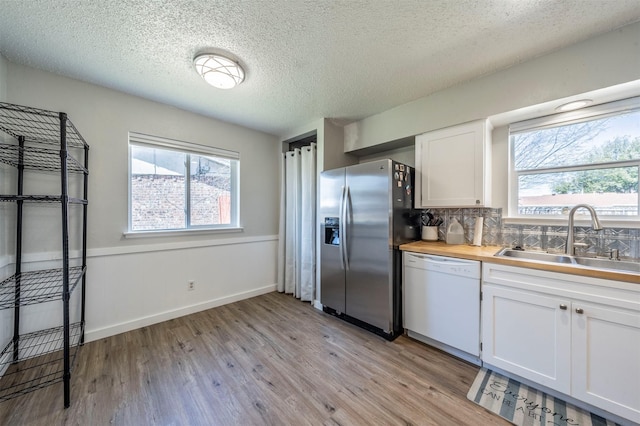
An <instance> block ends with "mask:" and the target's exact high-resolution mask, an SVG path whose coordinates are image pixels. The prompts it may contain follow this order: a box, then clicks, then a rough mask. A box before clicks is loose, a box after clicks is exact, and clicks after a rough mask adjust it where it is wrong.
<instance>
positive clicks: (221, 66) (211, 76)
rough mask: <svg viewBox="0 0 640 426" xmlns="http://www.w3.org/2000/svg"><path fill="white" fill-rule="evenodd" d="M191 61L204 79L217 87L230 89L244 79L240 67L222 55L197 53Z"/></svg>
mask: <svg viewBox="0 0 640 426" xmlns="http://www.w3.org/2000/svg"><path fill="white" fill-rule="evenodd" d="M193 62H194V64H195V66H196V71H198V74H200V75H201V76H202V78H204V81H206V82H207V83H209V84H210V85H212V86H213V87H217V88H218V89H232V88H234V87H236V86H237V85H238V84H240V83H242V81H243V80H244V70H243V69H242V67H241V66H240V65H239V64H238V63H236V62H234V61H232V60H231V59H229V58H225V57H224V56H220V55H213V54H204V55H198V56H196V58H195V59H194V60H193Z"/></svg>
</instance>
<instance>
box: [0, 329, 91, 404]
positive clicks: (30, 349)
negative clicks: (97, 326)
mask: <svg viewBox="0 0 640 426" xmlns="http://www.w3.org/2000/svg"><path fill="white" fill-rule="evenodd" d="M83 334H84V324H82V323H80V322H78V323H73V324H69V337H70V348H69V350H70V360H69V362H70V365H71V369H72V370H73V366H74V364H75V360H76V357H77V355H78V349H79V347H80V342H81V339H82V336H83ZM63 345H64V328H63V327H62V326H60V327H55V328H50V329H47V330H42V331H37V332H33V333H28V334H24V335H22V336H20V341H19V343H18V347H19V349H20V350H19V352H20V356H19V359H18V362H14V361H13V341H12V342H9V344H8V345H7V346H5V348H4V349H3V350H2V352H0V367H1V366H5V365H6V366H8V368H7V371H6V372H5V373H4V375H3V376H2V377H0V402H1V401H6V400H8V399H11V398H15V397H17V396H20V395H24V394H26V393H28V392H31V391H34V390H37V389H41V388H44V387H46V386H50V385H52V384H55V383H58V382H61V381H62V380H63V377H64V352H63V350H62V347H63Z"/></svg>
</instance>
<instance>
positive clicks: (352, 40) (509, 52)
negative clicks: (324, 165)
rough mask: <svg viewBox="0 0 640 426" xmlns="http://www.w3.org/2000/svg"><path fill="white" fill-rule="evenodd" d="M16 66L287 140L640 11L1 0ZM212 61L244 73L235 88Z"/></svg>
mask: <svg viewBox="0 0 640 426" xmlns="http://www.w3.org/2000/svg"><path fill="white" fill-rule="evenodd" d="M0 11H1V12H0V53H1V54H2V55H3V56H4V57H5V58H7V59H8V60H9V61H11V62H14V63H18V64H24V65H28V66H31V67H35V68H39V69H43V70H46V71H51V72H54V73H57V74H61V75H65V76H69V77H72V78H76V79H79V80H84V81H88V82H91V83H94V84H98V85H102V86H105V87H109V88H112V89H116V90H120V91H123V92H127V93H131V94H134V95H137V96H141V97H144V98H148V99H152V100H155V101H159V102H164V103H167V104H171V105H174V106H177V107H179V108H184V109H186V110H190V111H194V112H197V113H201V114H204V115H208V116H212V117H216V118H219V119H222V120H226V121H230V122H233V123H237V124H240V125H243V126H247V127H250V128H254V129H258V130H262V131H265V132H268V133H272V134H275V135H280V136H283V135H287V134H289V133H290V132H291V131H292V130H293V129H295V128H296V127H298V126H300V125H304V124H307V123H310V122H311V121H313V120H316V119H318V118H321V117H328V118H334V119H337V120H338V121H339V122H349V121H353V120H358V119H362V118H364V117H368V116H371V115H373V114H376V113H380V112H382V111H385V110H388V109H390V108H393V107H395V106H398V105H401V104H404V103H407V102H409V101H412V100H414V99H417V98H420V97H423V96H426V95H428V94H430V93H433V92H435V91H438V90H441V89H444V88H446V87H450V86H452V85H455V84H458V83H460V82H464V81H467V80H470V79H473V78H475V77H478V76H480V75H484V74H488V73H491V72H493V71H496V70H499V69H503V68H507V67H509V66H512V65H514V64H517V63H520V62H523V61H526V60H528V59H531V58H533V57H536V56H540V55H543V54H545V53H548V52H551V51H553V50H557V49H560V48H562V47H564V46H567V45H570V44H573V43H576V42H579V41H581V40H584V39H587V38H589V37H592V36H595V35H598V34H601V33H604V32H607V31H610V30H613V29H616V28H619V27H621V26H624V25H626V24H629V23H632V22H636V21H638V20H640V0H394V1H391V0H364V1H363V0H242V1H240V0H215V1H213V0H191V1H187V0H171V1H159V0H0ZM203 51H226V52H230V53H232V54H233V55H234V56H235V58H236V59H238V60H239V61H240V62H241V63H242V64H243V65H244V67H245V70H246V72H247V78H246V80H245V82H244V83H243V84H242V85H240V86H239V87H237V88H236V89H233V90H226V91H225V90H220V89H215V88H213V87H211V86H208V85H207V84H206V83H205V82H204V80H202V79H201V78H200V77H199V76H198V75H197V74H196V72H195V69H194V67H193V63H192V61H193V57H194V56H195V55H196V53H199V52H203Z"/></svg>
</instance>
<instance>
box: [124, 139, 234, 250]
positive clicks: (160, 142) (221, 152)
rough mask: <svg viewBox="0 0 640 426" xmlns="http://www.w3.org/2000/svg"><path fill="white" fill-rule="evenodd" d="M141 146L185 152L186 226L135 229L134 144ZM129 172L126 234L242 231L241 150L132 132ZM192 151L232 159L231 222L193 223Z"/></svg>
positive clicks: (132, 236)
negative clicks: (133, 223)
mask: <svg viewBox="0 0 640 426" xmlns="http://www.w3.org/2000/svg"><path fill="white" fill-rule="evenodd" d="M133 146H140V147H147V148H153V149H163V150H167V151H175V152H177V153H180V154H183V155H185V176H186V179H185V195H184V196H185V213H184V214H185V217H184V223H185V227H184V228H164V229H143V230H134V229H132V219H133V218H132V213H133V204H132V193H131V189H132V188H131V173H132V147H133ZM127 148H128V150H127V151H128V153H127V155H128V173H127V231H126V232H124V233H123V234H124V236H125V237H126V238H136V237H144V236H172V235H180V234H184V235H188V234H199V233H211V232H239V231H242V229H243V228H242V227H241V226H240V153H238V152H236V151H230V150H226V149H222V148H215V147H210V146H207V145H200V144H195V143H192V142H185V141H178V140H173V139H168V138H162V137H158V136H151V135H146V134H143V133H137V132H129V142H128V147H127ZM191 155H198V156H204V157H217V158H222V159H228V160H231V164H230V166H231V170H230V174H231V190H230V197H231V201H230V202H231V212H230V219H231V220H230V223H229V224H220V225H191V161H190V158H191V157H190V156H191Z"/></svg>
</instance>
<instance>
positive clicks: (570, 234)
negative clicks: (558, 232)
mask: <svg viewBox="0 0 640 426" xmlns="http://www.w3.org/2000/svg"><path fill="white" fill-rule="evenodd" d="M580 208H585V209H587V210H589V214H591V228H593V230H594V231H600V230H602V225H601V224H600V220H599V219H598V215H597V214H596V211H595V210H594V208H593V207H591V206H590V205H588V204H577V205H575V206H574V207H573V208H572V209H571V211H570V212H569V229H568V231H567V244H566V248H565V253H566V254H568V255H572V256H573V255H575V254H576V253H575V251H576V249H575V246H576V242H575V235H574V229H573V221H574V216H575V214H576V210H578V209H580Z"/></svg>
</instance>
